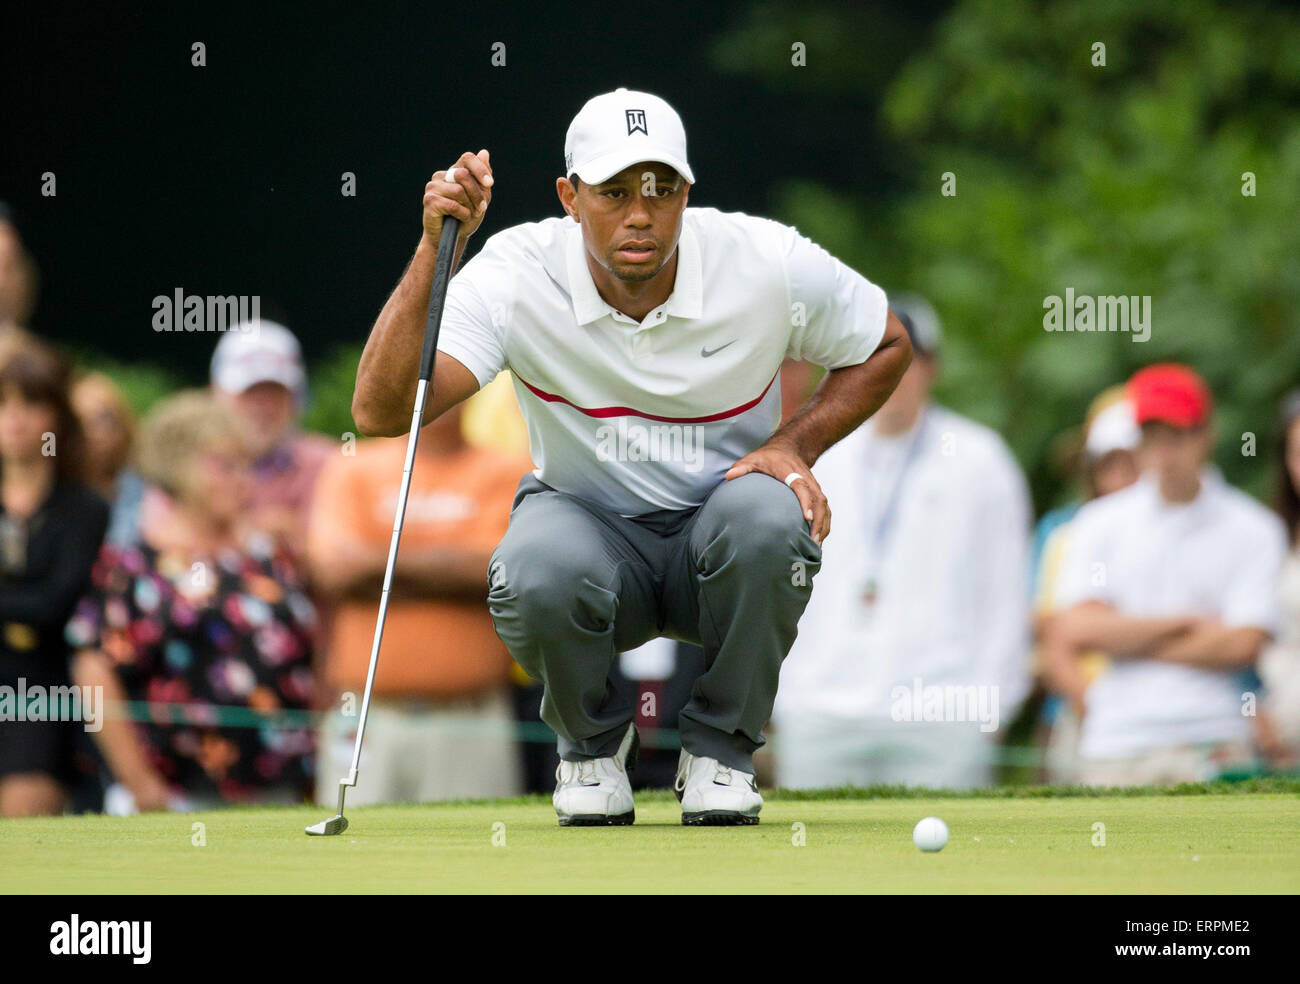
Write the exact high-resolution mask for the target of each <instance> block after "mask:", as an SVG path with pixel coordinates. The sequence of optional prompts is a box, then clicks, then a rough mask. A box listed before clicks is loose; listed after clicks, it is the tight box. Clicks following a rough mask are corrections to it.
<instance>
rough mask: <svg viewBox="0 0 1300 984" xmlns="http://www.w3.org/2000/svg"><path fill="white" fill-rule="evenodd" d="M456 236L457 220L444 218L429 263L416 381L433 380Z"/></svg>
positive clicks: (458, 222)
mask: <svg viewBox="0 0 1300 984" xmlns="http://www.w3.org/2000/svg"><path fill="white" fill-rule="evenodd" d="M459 235H460V219H457V218H454V217H453V216H450V215H444V216H443V217H442V232H441V234H440V235H439V236H438V256H437V259H435V260H434V261H433V287H432V289H430V291H429V318H428V320H427V321H426V322H425V323H424V351H423V352H421V353H420V378H421V379H424V380H432V379H433V359H434V356H435V355H436V354H437V351H438V329H439V328H440V327H441V326H442V307H443V304H444V303H445V302H446V300H447V283H448V281H450V280H451V264H452V260H453V259H454V258H455V256H456V239H457V237H458V236H459Z"/></svg>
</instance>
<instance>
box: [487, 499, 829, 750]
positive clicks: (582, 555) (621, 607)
mask: <svg viewBox="0 0 1300 984" xmlns="http://www.w3.org/2000/svg"><path fill="white" fill-rule="evenodd" d="M820 566H821V547H820V546H819V545H818V544H817V543H816V542H815V541H814V540H813V538H812V537H811V536H810V535H809V527H808V523H807V521H806V520H804V518H803V515H802V513H801V512H800V509H799V500H798V499H797V498H796V497H795V494H794V493H793V492H792V491H791V490H790V489H788V488H787V487H786V486H785V485H783V484H782V483H781V482H779V481H777V480H776V479H774V478H771V477H770V476H767V475H758V474H750V475H745V476H743V477H741V478H738V479H735V480H733V481H730V482H722V483H721V484H720V485H718V487H717V488H716V489H714V491H713V492H712V493H711V494H710V496H709V498H708V499H707V500H705V502H704V503H703V504H702V505H701V506H699V508H697V509H691V510H685V511H662V512H658V513H650V514H648V515H645V516H638V517H635V518H632V519H627V518H625V517H622V516H619V515H618V514H617V513H613V512H611V511H609V510H607V509H604V508H603V507H601V506H598V505H596V504H594V503H592V502H589V501H587V500H586V499H582V498H579V497H577V496H573V495H569V494H567V493H563V492H558V491H556V490H555V489H552V488H551V487H550V486H548V485H545V484H543V483H542V482H540V481H538V480H537V479H536V478H535V477H533V475H531V474H528V475H525V476H524V478H523V480H522V481H521V482H520V483H519V489H518V491H517V492H516V493H515V500H514V505H513V506H512V508H511V512H510V526H509V529H508V530H507V532H506V535H505V537H504V538H503V539H502V540H501V543H500V544H499V545H498V546H497V548H496V550H495V551H494V553H493V555H492V561H491V564H490V566H489V570H488V576H489V583H490V589H489V592H488V607H489V608H490V610H491V612H492V619H493V621H494V622H495V624H496V630H497V635H499V636H500V637H501V640H502V641H503V642H504V643H505V644H506V646H507V648H509V650H510V654H511V655H512V656H513V657H514V658H515V660H516V662H518V663H519V665H520V666H522V667H523V668H524V670H526V671H527V672H528V673H529V675H531V676H533V677H534V678H537V679H540V680H541V681H542V682H543V683H544V685H545V696H544V697H543V699H542V720H543V721H545V722H546V723H547V724H548V725H550V726H551V728H553V729H554V730H555V732H556V734H557V735H558V736H559V752H560V757H561V758H563V759H565V760H568V761H579V760H581V759H586V758H599V757H603V756H608V755H613V754H614V752H615V751H616V750H617V748H618V744H619V741H620V740H621V739H622V737H623V735H624V733H625V732H626V731H627V726H628V724H629V723H630V722H631V721H632V719H633V717H634V714H635V708H634V707H633V706H632V705H631V704H630V703H629V702H628V700H627V699H626V698H625V697H620V696H619V695H618V694H617V693H616V692H615V689H614V687H613V686H612V685H611V684H610V682H609V671H610V668H611V666H612V665H613V661H614V659H615V656H616V654H618V653H620V652H625V651H627V650H629V649H634V648H636V647H637V646H640V645H642V644H643V643H645V642H647V641H649V640H650V639H653V638H655V637H656V636H661V635H662V636H668V637H669V638H673V639H678V640H681V641H683V642H689V643H693V644H695V645H698V646H700V647H702V648H703V649H704V657H705V663H704V665H705V671H704V674H703V675H702V676H700V677H699V679H697V680H696V682H695V686H694V688H693V690H692V692H691V699H690V701H689V702H688V703H687V705H686V707H685V708H684V709H683V710H682V712H681V716H680V718H679V719H678V728H679V731H680V733H681V740H682V746H683V747H684V748H685V749H686V750H687V751H688V752H690V753H691V754H693V755H704V756H708V757H710V758H715V759H717V760H718V761H719V762H721V763H722V764H723V765H727V766H730V767H731V768H733V769H737V770H739V771H742V772H751V773H752V772H753V771H754V763H753V753H754V750H755V749H756V748H759V747H761V746H762V745H763V743H764V738H763V733H762V732H763V726H764V725H765V724H766V723H767V721H768V718H769V716H770V715H771V713H772V705H773V703H774V702H775V700H776V687H777V680H778V678H779V675H780V669H781V662H782V660H784V659H785V656H786V654H787V653H788V652H789V651H790V646H791V645H792V644H793V643H794V638H795V634H796V631H797V627H798V622H799V617H800V615H802V614H803V610H804V607H805V606H806V605H807V604H808V598H809V596H810V594H811V591H812V581H813V576H814V575H815V574H816V573H817V570H818V569H819V568H820Z"/></svg>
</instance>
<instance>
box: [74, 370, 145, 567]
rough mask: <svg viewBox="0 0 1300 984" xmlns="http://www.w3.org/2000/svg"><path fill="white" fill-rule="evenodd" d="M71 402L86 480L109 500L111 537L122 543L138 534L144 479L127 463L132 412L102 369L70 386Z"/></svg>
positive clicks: (132, 429) (131, 442)
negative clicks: (83, 447) (81, 433)
mask: <svg viewBox="0 0 1300 984" xmlns="http://www.w3.org/2000/svg"><path fill="white" fill-rule="evenodd" d="M72 405H73V407H74V408H75V409H76V411H77V417H78V418H79V419H80V421H81V427H82V430H83V431H84V432H85V434H86V465H85V467H86V480H87V481H88V482H89V483H90V486H91V488H93V489H94V490H95V491H96V492H98V493H99V494H100V496H101V497H102V498H103V499H104V500H105V501H106V502H108V503H109V504H110V506H111V512H110V513H109V520H108V536H107V537H106V539H107V541H108V542H109V543H113V544H116V545H118V546H126V545H128V544H131V543H134V542H135V540H136V538H137V536H138V535H139V523H140V503H141V500H142V499H143V497H144V480H143V479H141V478H140V474H139V473H138V472H137V471H136V470H135V469H134V468H132V467H131V465H130V459H131V451H132V447H133V445H134V443H135V415H134V414H133V413H132V412H131V408H130V407H129V406H128V405H127V402H126V399H125V398H124V397H123V396H122V391H121V390H119V389H118V388H117V385H116V384H115V383H114V382H113V381H112V380H111V379H109V378H108V377H107V376H105V375H104V374H103V373H101V372H92V373H88V374H87V375H84V376H82V377H81V378H80V379H78V380H77V381H76V382H75V383H74V384H73V386H72Z"/></svg>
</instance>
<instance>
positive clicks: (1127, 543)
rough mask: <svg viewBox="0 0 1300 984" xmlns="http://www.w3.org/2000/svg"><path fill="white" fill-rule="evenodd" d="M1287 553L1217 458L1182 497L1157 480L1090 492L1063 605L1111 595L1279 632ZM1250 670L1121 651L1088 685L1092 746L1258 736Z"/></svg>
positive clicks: (1133, 747)
mask: <svg viewBox="0 0 1300 984" xmlns="http://www.w3.org/2000/svg"><path fill="white" fill-rule="evenodd" d="M1285 554H1286V534H1285V531H1284V530H1283V528H1282V523H1281V521H1280V520H1279V519H1278V518H1277V517H1276V516H1275V515H1274V514H1273V513H1272V512H1270V511H1269V510H1268V509H1266V508H1264V507H1263V506H1261V505H1260V504H1259V503H1258V502H1256V501H1255V500H1254V499H1252V498H1250V497H1249V496H1248V495H1246V494H1245V493H1243V492H1240V491H1238V490H1237V489H1234V488H1232V487H1231V486H1229V485H1227V484H1226V483H1225V482H1224V481H1223V479H1222V477H1220V475H1219V474H1218V472H1217V471H1215V470H1214V469H1207V470H1206V471H1205V472H1204V473H1203V474H1202V477H1201V492H1200V494H1199V495H1198V496H1197V497H1196V498H1195V499H1193V500H1192V501H1191V502H1188V503H1181V504H1180V503H1170V502H1167V501H1165V499H1164V497H1163V496H1162V495H1161V494H1160V488H1159V485H1158V484H1157V482H1156V481H1155V479H1154V478H1153V477H1152V476H1150V475H1144V476H1143V477H1142V478H1141V479H1140V480H1139V481H1138V482H1137V483H1136V484H1134V485H1131V486H1129V487H1128V488H1126V489H1123V490H1121V491H1119V492H1114V493H1112V494H1111V495H1107V496H1103V497H1101V498H1100V499H1096V500H1094V501H1093V502H1090V503H1088V504H1087V505H1085V506H1084V507H1083V508H1082V509H1080V510H1079V512H1078V513H1077V514H1076V516H1075V517H1074V519H1073V520H1071V521H1070V524H1069V527H1068V534H1067V540H1066V543H1065V549H1064V555H1063V558H1062V562H1061V572H1060V581H1059V588H1058V603H1059V606H1060V607H1061V608H1065V607H1068V606H1071V605H1076V604H1078V603H1080V602H1084V601H1101V602H1105V603H1106V604H1109V605H1111V606H1112V607H1114V608H1115V609H1116V610H1117V611H1118V612H1120V613H1121V614H1123V615H1130V616H1132V617H1134V618H1160V617H1165V616H1178V615H1193V616H1201V617H1203V618H1214V619H1217V620H1219V621H1221V622H1222V623H1223V624H1225V625H1227V626H1230V627H1233V628H1240V627H1250V628H1258V629H1262V630H1264V631H1266V632H1269V633H1275V632H1276V631H1277V628H1278V621H1279V617H1280V612H1279V602H1278V582H1279V578H1280V576H1281V571H1282V560H1283V557H1284V556H1285ZM1243 689H1244V687H1243V684H1242V681H1241V675H1240V674H1238V673H1234V672H1233V671H1230V670H1209V669H1201V668H1198V667H1193V666H1185V665H1181V664H1178V663H1164V662H1159V661H1157V660H1151V659H1128V658H1124V659H1114V660H1111V661H1110V665H1109V668H1108V669H1107V670H1106V671H1105V672H1104V673H1103V674H1102V675H1101V676H1100V677H1098V678H1097V680H1096V681H1094V682H1093V684H1092V685H1091V686H1090V687H1089V688H1088V694H1087V698H1086V699H1087V714H1086V715H1085V716H1084V720H1083V734H1082V736H1081V739H1080V748H1079V751H1080V753H1081V754H1082V755H1083V756H1084V757H1085V758H1117V757H1124V756H1131V755H1138V754H1141V753H1143V752H1147V751H1151V750H1154V749H1157V748H1165V747H1170V746H1174V745H1183V744H1197V743H1202V742H1222V741H1230V740H1234V739H1237V740H1243V741H1245V740H1249V738H1250V733H1251V728H1250V719H1249V718H1247V717H1244V716H1243V715H1242V713H1241V710H1242V700H1241V697H1242V692H1243Z"/></svg>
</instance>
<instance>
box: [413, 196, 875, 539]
mask: <svg viewBox="0 0 1300 984" xmlns="http://www.w3.org/2000/svg"><path fill="white" fill-rule="evenodd" d="M677 248H678V254H679V255H678V260H677V279H676V282H675V285H674V287H673V292H672V294H671V295H670V296H669V297H668V299H667V300H666V301H665V302H664V303H663V304H661V305H660V306H659V307H657V308H655V309H654V310H653V311H651V312H650V313H649V314H647V315H646V317H645V319H644V320H643V321H641V322H640V323H637V322H636V321H634V320H633V319H632V318H629V317H626V316H625V315H623V314H621V313H619V312H618V311H616V310H615V309H614V308H612V307H610V306H609V305H608V304H606V303H605V301H604V300H603V299H602V298H601V296H600V294H599V292H598V291H597V290H596V285H595V283H594V282H593V280H592V278H591V272H590V271H589V270H588V268H587V263H586V249H585V246H584V244H583V241H582V230H581V227H580V226H579V225H578V223H576V222H574V221H573V220H572V219H570V218H569V217H567V216H564V217H557V218H550V219H545V220H543V221H541V222H530V223H525V224H522V225H517V226H514V227H512V228H510V229H506V230H504V231H503V232H499V233H497V234H496V235H495V236H492V237H491V238H490V239H489V240H488V241H487V242H486V243H485V244H484V246H483V249H482V251H481V252H480V253H479V254H478V255H476V256H475V257H474V258H473V259H472V260H470V261H469V262H468V263H466V264H465V266H464V267H463V268H462V269H461V270H460V272H459V273H458V274H457V275H456V276H455V277H454V278H453V279H452V282H451V283H450V284H449V285H448V290H447V304H446V308H445V311H444V314H443V322H442V330H441V335H440V336H439V342H438V350H439V351H440V352H444V353H446V354H447V355H450V356H452V357H453V358H455V359H457V360H458V361H459V362H461V363H463V364H464V365H465V366H466V368H468V369H469V370H470V371H471V372H472V373H473V374H474V375H475V377H477V379H478V381H479V385H480V386H482V385H485V384H487V383H488V382H489V381H491V380H492V378H493V377H494V376H496V374H497V373H498V372H500V371H501V370H503V369H510V370H511V371H512V373H513V374H514V385H515V392H516V395H517V396H518V398H519V406H520V409H521V410H522V411H523V414H524V417H525V419H526V420H527V421H528V436H529V444H530V447H531V451H532V455H533V461H534V463H535V464H536V466H537V468H536V471H535V473H534V474H536V476H537V477H538V478H539V479H540V480H541V481H543V482H545V483H546V484H547V485H549V486H551V487H552V488H556V489H559V490H561V491H563V492H568V493H571V494H573V495H578V496H581V497H583V498H585V499H588V500H590V501H592V502H595V503H598V504H600V505H603V506H605V507H607V508H609V509H611V510H613V511H615V512H617V513H619V514H620V515H623V516H636V515H641V514H644V513H647V512H652V511H655V510H658V509H690V508H694V507H696V506H698V505H700V503H702V502H703V501H704V500H705V498H706V497H707V496H708V494H709V493H710V492H711V491H712V490H713V488H714V487H716V486H717V484H718V483H719V482H721V481H722V476H723V475H724V474H725V472H726V471H727V469H728V468H730V467H731V465H732V464H734V463H735V461H736V459H738V458H741V457H743V456H744V455H746V454H748V453H749V452H750V451H753V450H754V449H755V448H758V447H759V446H761V445H762V444H763V443H764V442H765V441H766V440H767V439H768V438H769V437H770V436H771V435H772V433H773V431H774V430H775V429H776V427H777V425H778V424H779V422H780V418H781V397H780V382H779V380H778V379H777V375H778V373H779V371H780V367H781V362H782V360H783V359H785V358H786V357H787V356H788V357H790V358H794V359H806V360H808V361H810V362H813V363H816V364H818V365H822V366H825V367H827V368H829V369H838V368H841V367H844V366H852V365H857V364H859V363H861V362H865V361H866V359H867V357H868V356H870V355H871V353H872V352H874V351H875V349H876V347H877V346H878V345H879V344H880V341H881V338H882V337H883V336H884V331H885V320H886V317H887V313H888V311H887V304H886V299H885V293H884V291H882V290H881V289H880V288H879V287H877V286H876V285H875V284H872V283H871V282H870V281H868V280H866V279H865V278H863V277H862V276H860V275H859V274H857V273H855V272H854V271H853V270H851V269H849V268H848V267H847V266H845V265H844V264H843V263H841V262H840V261H839V260H837V259H835V258H834V257H833V256H831V255H830V254H829V253H827V252H826V251H825V250H823V249H822V248H820V247H819V246H816V245H815V244H813V243H812V242H811V241H809V240H808V239H807V238H805V237H804V236H801V235H800V234H799V233H798V232H797V231H796V230H795V229H793V228H791V227H789V226H785V225H781V224H780V223H777V222H773V221H771V220H770V219H761V218H755V217H753V216H749V215H745V214H742V213H739V212H735V213H724V212H719V211H718V210H717V209H712V208H687V209H686V210H685V212H684V214H683V220H682V232H681V236H680V238H679V240H678V245H677Z"/></svg>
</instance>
